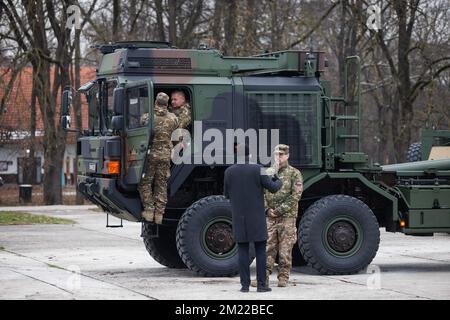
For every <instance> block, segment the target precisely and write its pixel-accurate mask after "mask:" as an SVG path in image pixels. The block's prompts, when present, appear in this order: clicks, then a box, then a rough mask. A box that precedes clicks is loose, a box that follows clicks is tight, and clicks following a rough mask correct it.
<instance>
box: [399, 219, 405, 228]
mask: <svg viewBox="0 0 450 320" xmlns="http://www.w3.org/2000/svg"><path fill="white" fill-rule="evenodd" d="M400 227H402V228H404V227H406V222H405V221H403V220H401V221H400Z"/></svg>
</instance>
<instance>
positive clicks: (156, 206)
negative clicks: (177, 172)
mask: <svg viewBox="0 0 450 320" xmlns="http://www.w3.org/2000/svg"><path fill="white" fill-rule="evenodd" d="M168 102H169V96H168V95H167V94H165V93H164V92H160V93H158V94H157V96H156V101H155V107H154V121H153V129H154V137H153V144H152V146H151V149H150V155H149V157H148V158H147V161H146V166H145V173H144V175H143V177H142V179H141V182H140V185H139V194H140V196H141V199H142V202H143V204H144V212H143V213H142V216H143V217H144V219H145V220H146V221H149V222H152V221H153V219H154V220H155V222H156V223H157V224H161V223H162V218H163V214H164V210H165V207H166V203H167V179H168V178H169V176H170V157H171V150H172V143H171V140H170V138H171V135H172V132H173V131H174V130H176V129H177V128H178V119H177V117H176V116H175V115H174V114H173V113H170V112H168V110H167V106H168ZM141 121H143V122H144V123H145V121H146V120H145V119H141ZM152 184H153V185H154V186H153V188H152Z"/></svg>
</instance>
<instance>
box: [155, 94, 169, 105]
mask: <svg viewBox="0 0 450 320" xmlns="http://www.w3.org/2000/svg"><path fill="white" fill-rule="evenodd" d="M156 103H157V104H158V106H160V107H164V106H166V107H167V105H168V104H169V96H168V95H167V94H165V93H164V92H160V93H158V94H157V95H156Z"/></svg>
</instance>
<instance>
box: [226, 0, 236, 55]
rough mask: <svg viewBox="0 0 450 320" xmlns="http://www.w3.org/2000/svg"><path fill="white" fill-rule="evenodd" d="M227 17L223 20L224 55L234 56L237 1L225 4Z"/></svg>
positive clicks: (233, 0) (231, 0)
mask: <svg viewBox="0 0 450 320" xmlns="http://www.w3.org/2000/svg"><path fill="white" fill-rule="evenodd" d="M226 10H227V16H226V18H225V30H226V32H225V44H224V48H223V51H224V54H225V55H228V56H229V55H235V54H236V51H237V50H236V32H237V11H238V10H237V0H230V1H227V4H226Z"/></svg>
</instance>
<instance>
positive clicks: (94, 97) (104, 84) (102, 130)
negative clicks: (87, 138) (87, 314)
mask: <svg viewBox="0 0 450 320" xmlns="http://www.w3.org/2000/svg"><path fill="white" fill-rule="evenodd" d="M116 85H117V82H116V81H114V80H112V81H111V80H110V81H107V80H106V79H99V80H97V81H96V82H95V84H94V85H93V86H92V87H91V88H90V89H89V90H88V91H86V92H85V96H86V100H87V103H88V109H89V132H90V134H92V135H106V134H109V133H111V118H112V116H113V101H112V100H113V91H114V88H115V87H116Z"/></svg>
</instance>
